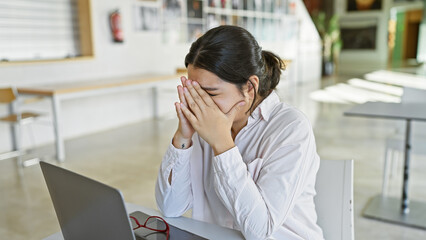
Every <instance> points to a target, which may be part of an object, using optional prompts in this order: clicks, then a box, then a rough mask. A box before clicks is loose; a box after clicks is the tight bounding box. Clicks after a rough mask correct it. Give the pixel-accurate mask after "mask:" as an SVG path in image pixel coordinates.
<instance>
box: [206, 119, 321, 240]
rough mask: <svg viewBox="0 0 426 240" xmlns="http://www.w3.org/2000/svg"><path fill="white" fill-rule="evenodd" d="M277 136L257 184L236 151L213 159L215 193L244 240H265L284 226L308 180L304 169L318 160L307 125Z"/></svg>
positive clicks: (231, 150) (293, 128)
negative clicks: (311, 162) (304, 183)
mask: <svg viewBox="0 0 426 240" xmlns="http://www.w3.org/2000/svg"><path fill="white" fill-rule="evenodd" d="M296 125H297V126H296ZM279 135H281V136H278V137H277V136H273V137H274V142H276V143H274V147H273V148H275V149H276V150H274V151H273V152H271V154H269V155H267V156H265V159H263V165H262V167H261V169H260V172H259V176H258V178H257V179H256V182H255V181H254V180H253V179H252V177H251V175H250V173H249V172H248V170H247V166H246V164H245V163H244V162H243V159H242V156H241V154H240V152H239V150H238V147H234V148H232V149H230V150H228V151H227V152H224V153H222V154H220V155H218V156H216V157H214V159H213V168H214V171H215V176H214V180H215V182H214V184H215V190H216V193H217V194H218V196H219V198H220V199H221V200H222V202H223V204H224V205H225V206H226V208H227V209H228V211H229V212H230V213H231V214H232V215H233V217H234V221H235V224H237V226H238V227H239V229H240V230H241V232H242V233H243V235H244V237H245V238H246V239H267V238H269V237H271V235H272V234H273V233H274V231H275V230H276V229H277V228H278V227H279V226H281V225H282V224H283V223H284V221H285V219H286V218H287V216H288V215H289V213H290V212H291V210H292V208H293V207H294V201H295V199H296V198H297V197H298V196H299V195H300V194H301V192H302V191H303V186H302V185H303V182H304V179H305V178H307V177H309V176H306V175H307V174H306V172H307V171H306V168H307V165H308V164H309V162H310V161H312V159H316V156H317V155H316V149H315V141H314V137H313V133H312V130H311V127H310V125H309V123H298V124H295V125H293V127H292V129H286V130H285V131H283V132H281V134H279ZM312 154H315V156H314V155H312ZM313 177H315V176H313Z"/></svg>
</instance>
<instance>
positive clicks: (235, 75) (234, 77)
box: [185, 25, 285, 111]
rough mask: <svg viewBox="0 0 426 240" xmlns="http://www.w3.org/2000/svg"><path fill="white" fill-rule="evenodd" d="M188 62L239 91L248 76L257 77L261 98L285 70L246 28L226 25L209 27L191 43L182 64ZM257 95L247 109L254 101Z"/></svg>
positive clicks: (274, 56) (274, 85) (279, 60)
mask: <svg viewBox="0 0 426 240" xmlns="http://www.w3.org/2000/svg"><path fill="white" fill-rule="evenodd" d="M188 64H192V65H194V67H196V68H202V69H204V70H207V71H209V72H212V73H214V74H215V75H217V76H218V77H219V78H221V79H222V80H224V81H226V82H229V83H233V84H235V85H236V86H237V87H238V89H239V90H240V91H242V87H243V86H244V85H245V84H247V82H248V81H249V78H250V76H253V75H256V76H257V77H258V78H259V87H258V89H257V94H259V96H260V97H262V99H263V98H266V97H267V96H268V95H269V94H270V93H271V92H272V90H274V89H275V87H276V86H277V85H278V83H279V81H280V76H281V70H284V69H285V65H284V62H283V61H282V60H281V58H280V57H278V56H277V55H275V54H274V53H272V52H269V51H263V50H262V48H261V47H260V46H259V44H258V43H257V41H256V39H255V38H254V37H253V36H252V35H251V34H250V33H249V32H248V31H247V30H245V29H244V28H241V27H237V26H230V25H224V26H219V27H216V28H212V29H211V30H209V31H207V32H206V33H205V34H204V35H203V36H201V37H200V38H198V39H197V40H196V41H195V42H194V43H192V45H191V48H190V50H189V53H188V54H187V55H186V57H185V66H186V67H188ZM250 83H251V84H252V86H253V87H254V85H253V83H252V82H251V81H250ZM257 94H256V93H255V98H254V101H253V104H252V105H251V107H250V110H249V111H251V110H252V107H253V105H254V103H255V102H256V95H257Z"/></svg>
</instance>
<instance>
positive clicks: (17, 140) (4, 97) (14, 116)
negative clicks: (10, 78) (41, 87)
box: [0, 87, 40, 167]
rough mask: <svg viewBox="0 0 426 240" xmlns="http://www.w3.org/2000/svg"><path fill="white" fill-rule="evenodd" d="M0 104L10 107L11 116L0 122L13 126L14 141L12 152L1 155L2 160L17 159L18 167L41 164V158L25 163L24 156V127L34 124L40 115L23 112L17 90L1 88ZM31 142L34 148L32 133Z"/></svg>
mask: <svg viewBox="0 0 426 240" xmlns="http://www.w3.org/2000/svg"><path fill="white" fill-rule="evenodd" d="M0 103H1V104H7V105H8V111H9V114H8V115H6V116H2V117H1V118H0V122H3V123H6V124H9V125H10V126H11V128H10V129H11V139H12V151H11V152H7V153H2V154H0V160H5V159H10V158H15V157H16V158H17V164H18V166H24V167H26V166H30V165H34V164H36V163H38V162H39V160H40V159H39V158H38V157H36V158H32V159H28V160H25V161H23V155H25V154H26V151H25V150H24V149H23V144H22V142H23V130H22V127H23V126H24V125H27V124H28V125H29V124H31V123H33V122H34V121H35V120H36V119H37V118H38V117H39V116H40V115H39V114H37V113H33V112H21V111H20V101H19V99H18V97H17V91H16V89H15V88H13V87H10V88H1V89H0ZM31 140H32V144H33V147H34V146H35V144H34V142H35V141H34V134H33V133H32V131H31Z"/></svg>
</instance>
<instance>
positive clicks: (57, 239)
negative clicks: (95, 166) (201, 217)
mask: <svg viewBox="0 0 426 240" xmlns="http://www.w3.org/2000/svg"><path fill="white" fill-rule="evenodd" d="M126 208H127V213H129V214H130V213H132V212H135V211H141V212H143V213H146V214H148V215H151V216H152V215H156V216H162V215H161V213H160V212H158V211H157V210H154V209H150V208H146V207H142V206H139V205H136V204H132V203H126ZM164 220H166V222H167V223H169V224H171V225H173V226H175V227H178V228H180V229H183V230H186V231H188V232H192V233H195V234H197V235H199V236H202V237H204V238H207V239H229V240H234V239H235V240H237V239H238V240H241V239H244V237H243V235H242V234H241V233H240V232H239V231H236V230H233V229H230V228H225V227H221V226H218V225H215V224H211V223H206V222H201V221H197V220H194V219H191V218H187V217H178V218H164ZM63 239H64V238H63V236H62V233H61V232H58V233H55V234H53V235H51V236H49V237H47V238H45V239H44V240H63Z"/></svg>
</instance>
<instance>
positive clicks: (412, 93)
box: [382, 87, 426, 195]
mask: <svg viewBox="0 0 426 240" xmlns="http://www.w3.org/2000/svg"><path fill="white" fill-rule="evenodd" d="M403 91H404V92H403V95H402V97H401V102H402V103H426V90H423V89H417V88H410V87H404V88H403ZM414 124H418V125H414ZM420 124H423V125H420ZM424 124H425V123H413V136H412V142H413V143H414V144H412V147H411V154H421V155H426V147H425V146H426V131H425V130H423V127H424V126H425V125H424ZM416 127H417V129H415V128H416ZM403 151H404V136H402V134H399V135H396V136H392V137H390V138H387V139H386V144H385V155H384V156H385V157H384V166H383V184H382V194H383V195H387V194H388V188H389V181H391V180H392V178H393V177H394V176H395V175H396V174H397V171H398V167H397V166H399V164H398V162H397V161H399V160H400V159H401V158H400V156H401V155H402V152H403Z"/></svg>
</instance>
